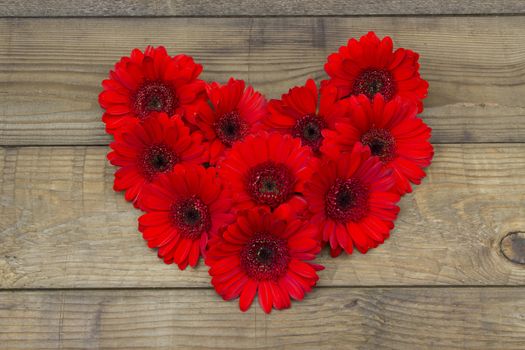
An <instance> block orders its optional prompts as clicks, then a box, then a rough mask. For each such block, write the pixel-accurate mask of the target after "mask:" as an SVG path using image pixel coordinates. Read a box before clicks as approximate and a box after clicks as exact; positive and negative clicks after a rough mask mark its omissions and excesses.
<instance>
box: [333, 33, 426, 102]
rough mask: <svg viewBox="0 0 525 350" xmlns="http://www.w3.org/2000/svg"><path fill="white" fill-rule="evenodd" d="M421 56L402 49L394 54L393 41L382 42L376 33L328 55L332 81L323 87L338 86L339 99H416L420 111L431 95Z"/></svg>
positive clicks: (385, 39) (351, 41) (384, 39)
mask: <svg viewBox="0 0 525 350" xmlns="http://www.w3.org/2000/svg"><path fill="white" fill-rule="evenodd" d="M418 59H419V55H418V54H417V53H415V52H413V51H411V50H407V49H403V48H398V49H397V50H395V51H393V43H392V39H391V38H390V37H388V36H386V37H384V38H383V39H381V40H380V39H379V38H378V37H377V35H376V34H375V33H374V32H369V33H368V34H366V35H364V36H362V37H361V39H360V40H356V39H353V38H352V39H350V40H349V41H348V44H347V45H346V46H341V47H340V48H339V52H336V53H333V54H331V55H330V56H328V62H327V63H326V64H325V66H324V68H325V71H326V73H327V74H328V75H329V76H330V80H327V81H325V82H324V83H323V84H324V85H325V86H326V85H330V86H335V87H336V88H337V90H338V97H339V98H346V97H349V96H356V95H359V94H364V95H365V96H367V97H368V98H369V99H373V98H374V96H375V95H376V94H377V93H379V94H381V95H382V96H383V98H384V99H385V100H386V101H390V100H392V99H393V98H395V97H397V96H402V97H404V98H406V99H409V100H412V101H413V102H414V103H415V104H417V106H418V109H419V111H420V112H421V111H422V110H423V103H422V101H421V100H422V99H424V98H425V97H426V96H427V90H428V83H427V82H426V81H425V80H423V79H421V77H420V75H419V63H418Z"/></svg>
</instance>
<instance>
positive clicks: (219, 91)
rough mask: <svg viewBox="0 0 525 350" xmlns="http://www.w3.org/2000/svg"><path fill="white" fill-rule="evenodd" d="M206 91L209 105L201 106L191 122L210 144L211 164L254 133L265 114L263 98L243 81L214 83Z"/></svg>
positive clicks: (265, 108)
mask: <svg viewBox="0 0 525 350" xmlns="http://www.w3.org/2000/svg"><path fill="white" fill-rule="evenodd" d="M206 91H207V94H208V98H209V104H208V103H206V102H203V103H201V104H200V107H199V109H198V111H197V113H196V115H195V118H194V119H195V121H194V123H195V124H196V125H197V127H198V128H199V129H200V130H201V131H202V132H203V134H204V137H205V139H206V141H208V142H209V144H210V145H209V147H210V161H211V163H216V162H217V160H219V158H220V157H222V156H223V155H224V152H225V150H226V149H229V148H231V146H232V145H233V144H234V143H235V142H239V141H242V140H243V139H244V138H245V137H246V136H248V135H250V134H254V133H255V132H256V130H257V129H258V127H259V122H260V120H262V119H263V118H265V117H266V115H267V113H268V111H267V107H266V100H265V98H264V96H262V95H261V94H260V93H259V92H256V91H254V90H253V88H252V87H251V86H248V87H246V86H245V83H244V81H242V80H235V79H233V78H231V79H230V80H229V81H228V83H227V84H225V85H220V84H218V83H215V82H214V83H211V84H209V85H207V88H206Z"/></svg>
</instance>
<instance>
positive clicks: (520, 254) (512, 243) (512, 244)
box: [499, 231, 525, 265]
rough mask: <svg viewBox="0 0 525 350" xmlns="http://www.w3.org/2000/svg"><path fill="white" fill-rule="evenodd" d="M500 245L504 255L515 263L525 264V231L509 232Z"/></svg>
mask: <svg viewBox="0 0 525 350" xmlns="http://www.w3.org/2000/svg"><path fill="white" fill-rule="evenodd" d="M499 245H500V249H501V253H502V254H503V256H504V257H506V258H507V259H509V260H510V261H512V262H513V263H516V264H523V265H525V232H521V231H518V232H509V233H508V234H507V235H506V236H505V237H503V238H502V239H501V241H500V244H499Z"/></svg>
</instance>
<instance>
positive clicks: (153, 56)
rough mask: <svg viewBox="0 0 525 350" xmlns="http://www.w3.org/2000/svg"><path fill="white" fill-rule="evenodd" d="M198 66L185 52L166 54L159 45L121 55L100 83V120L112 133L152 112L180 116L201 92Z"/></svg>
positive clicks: (201, 84)
mask: <svg viewBox="0 0 525 350" xmlns="http://www.w3.org/2000/svg"><path fill="white" fill-rule="evenodd" d="M201 71H202V66H201V65H200V64H196V63H195V62H194V61H193V58H191V57H189V56H186V55H177V56H175V57H170V56H168V54H167V52H166V49H165V48H164V47H163V46H159V47H158V48H153V47H151V46H148V47H147V48H146V50H145V51H144V53H142V51H140V50H139V49H135V50H133V51H132V52H131V56H130V57H122V59H121V60H120V61H119V62H118V63H117V64H115V68H114V70H112V71H110V73H109V77H110V78H109V79H106V80H104V81H103V82H102V86H103V88H104V91H102V92H101V93H100V95H99V103H100V106H101V107H102V108H104V109H105V110H106V112H105V113H104V115H103V117H102V120H103V121H104V122H105V123H106V131H107V132H108V133H110V134H114V133H115V132H116V131H117V130H118V129H121V128H126V127H128V125H129V124H135V123H137V122H138V121H140V120H144V119H146V118H147V117H148V116H149V115H150V114H151V113H152V112H164V113H166V114H168V116H170V117H171V116H172V115H174V114H180V115H184V114H185V112H186V111H187V110H188V109H190V107H192V105H193V104H195V102H196V100H197V98H198V97H199V94H200V93H201V92H203V88H204V83H203V82H202V81H201V80H199V79H197V77H198V76H199V74H200V73H201Z"/></svg>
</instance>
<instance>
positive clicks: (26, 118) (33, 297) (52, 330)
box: [0, 0, 525, 350]
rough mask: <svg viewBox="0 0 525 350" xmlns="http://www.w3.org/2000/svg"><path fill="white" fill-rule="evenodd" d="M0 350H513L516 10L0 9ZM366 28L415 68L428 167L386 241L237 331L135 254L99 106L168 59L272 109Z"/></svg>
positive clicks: (522, 127)
mask: <svg viewBox="0 0 525 350" xmlns="http://www.w3.org/2000/svg"><path fill="white" fill-rule="evenodd" d="M0 16H1V18H0V288H1V290H0V348H3V349H4V348H5V349H22V348H42V349H54V348H79V349H80V348H111V349H113V348H114V349H116V348H123V349H131V348H155V349H161V348H166V349H168V348H178V349H212V348H221V349H300V350H303V349H315V350H317V349H400V350H404V349H498V350H500V349H525V18H524V16H525V3H524V2H523V1H520V0H513V1H511V0H509V1H498V0H491V1H488V0H486V1H475V0H467V1H451V0H450V1H449V0H447V1H439V0H427V1H416V0H410V1H395V0H384V1H381V0H374V1H358V0H346V1H345V0H322V1H317V0H315V1H298V0H293V1H292V0H290V1H283V0H281V1H270V0H258V1H256V0H247V1H242V0H235V1H226V0H218V1H213V0H194V1H182V0H154V1H148V2H146V1H144V2H143V1H139V0H118V1H101V0H84V1H82V0H74V1H67V0H46V1H37V0H28V1H22V0H0ZM368 30H375V31H377V32H378V34H379V35H381V36H382V35H391V36H392V37H393V39H394V41H395V44H396V45H397V46H403V47H407V48H412V49H414V50H416V51H418V52H420V53H421V65H422V68H421V73H422V75H423V77H424V78H425V79H427V80H428V81H429V82H430V91H429V97H428V99H426V101H425V112H424V114H423V118H424V119H425V121H426V122H427V123H428V124H430V126H431V127H432V128H433V138H432V141H433V143H434V144H435V149H436V155H435V158H434V163H433V164H432V166H431V167H430V169H429V171H428V177H427V178H426V179H425V181H424V184H423V185H422V186H419V187H417V188H416V189H415V191H414V193H413V194H410V195H408V196H405V197H404V198H403V199H402V202H401V214H400V217H399V219H398V221H397V224H396V229H395V231H394V232H393V234H392V238H391V239H390V240H388V241H387V242H386V243H385V244H384V245H383V246H381V247H379V248H378V249H375V250H373V251H371V252H369V253H368V254H366V255H360V254H358V253H356V254H354V255H352V256H345V257H340V258H338V259H330V258H329V257H328V256H327V254H326V253H324V254H323V256H322V257H321V259H320V260H321V263H323V264H325V265H326V266H327V269H326V270H325V271H323V272H322V273H321V280H320V287H319V288H317V289H315V291H314V292H313V293H312V294H310V295H309V296H308V297H307V298H306V299H305V300H304V302H301V303H294V305H293V307H292V308H291V309H290V310H286V311H283V312H275V311H274V312H272V314H271V315H265V314H264V313H263V312H262V310H261V309H260V308H259V307H258V306H257V307H252V308H251V309H250V310H249V311H248V312H247V313H241V312H240V311H239V310H238V306H237V304H236V303H233V302H231V303H228V302H223V301H222V300H221V299H220V298H219V297H218V296H217V295H216V294H215V292H214V291H213V290H212V289H210V286H209V278H208V276H207V271H206V269H205V267H204V266H202V265H201V266H200V267H199V268H198V269H196V270H188V271H184V272H181V271H178V269H177V268H176V267H175V266H168V265H164V264H163V263H162V262H161V261H160V260H159V259H157V257H156V255H155V254H154V252H153V251H151V250H150V249H148V248H147V247H146V245H145V243H144V242H143V240H142V238H141V237H140V234H139V233H138V232H137V229H136V218H137V216H138V212H137V211H136V210H133V209H132V206H131V205H130V204H129V203H126V202H125V200H124V198H123V196H122V194H117V193H114V192H113V191H112V174H113V171H114V169H113V168H112V167H111V166H109V165H108V163H107V161H106V160H105V154H106V152H107V151H108V147H107V144H108V142H109V141H110V138H109V137H108V136H107V135H105V133H104V130H103V124H102V123H101V121H100V117H101V110H100V108H99V107H98V103H97V95H98V93H99V91H100V89H101V88H100V82H101V80H102V79H103V78H104V77H105V76H106V75H107V73H108V71H109V69H110V68H111V67H112V65H113V63H114V62H115V61H117V60H118V59H119V58H120V57H121V56H123V55H127V54H128V53H129V52H130V50H131V49H132V48H134V47H140V48H144V47H145V46H146V45H148V44H153V45H165V46H166V47H167V48H168V50H169V52H170V53H172V54H174V53H177V52H183V53H187V54H190V55H193V56H194V57H195V59H196V60H197V61H198V62H200V63H203V64H204V65H205V72H204V74H203V78H204V79H207V80H219V81H225V80H226V79H227V78H228V77H230V76H235V77H237V78H240V79H245V80H247V81H248V82H250V83H251V84H253V85H254V87H255V88H256V89H259V90H261V91H262V92H263V93H265V94H266V95H267V96H268V97H270V98H273V97H278V96H279V95H280V94H281V93H283V92H284V91H286V90H287V89H288V88H289V87H290V86H292V85H294V84H302V83H303V82H304V81H305V79H306V78H307V77H314V78H315V79H317V80H319V79H322V78H323V77H324V73H323V69H322V67H323V63H324V61H325V58H326V56H327V55H328V54H329V53H330V52H332V51H335V50H336V49H337V48H338V47H339V46H340V45H343V44H345V42H346V40H347V38H348V37H351V36H360V35H362V34H364V33H366V32H367V31H368Z"/></svg>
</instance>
